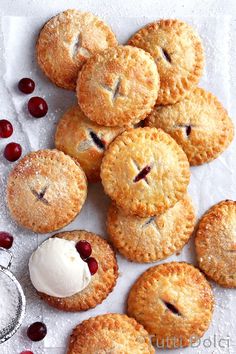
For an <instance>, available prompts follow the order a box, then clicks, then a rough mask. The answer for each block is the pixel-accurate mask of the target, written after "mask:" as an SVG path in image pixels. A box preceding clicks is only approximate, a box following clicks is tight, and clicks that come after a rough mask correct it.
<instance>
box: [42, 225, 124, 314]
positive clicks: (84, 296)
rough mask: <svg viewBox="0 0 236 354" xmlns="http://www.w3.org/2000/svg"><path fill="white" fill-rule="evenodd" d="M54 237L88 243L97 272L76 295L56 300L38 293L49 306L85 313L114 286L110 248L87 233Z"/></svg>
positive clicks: (115, 270)
mask: <svg viewBox="0 0 236 354" xmlns="http://www.w3.org/2000/svg"><path fill="white" fill-rule="evenodd" d="M55 237H57V238H63V239H65V240H69V241H75V242H76V243H77V242H78V241H80V240H85V241H87V242H89V243H90V245H91V247H92V250H93V253H92V255H93V257H94V258H95V259H96V260H97V262H98V271H97V273H96V274H94V275H93V276H92V277H91V281H90V283H89V285H88V286H87V287H86V288H85V289H84V290H82V291H80V292H79V293H77V294H74V295H72V296H69V297H64V298H58V297H54V296H50V295H47V294H43V293H39V295H40V297H41V298H42V299H43V300H44V301H46V302H47V303H48V304H49V305H50V306H53V307H55V308H57V309H58V310H62V311H71V312H75V311H85V310H88V309H90V308H93V307H95V306H97V305H98V304H100V303H101V302H102V301H103V300H105V299H106V298H107V296H108V295H109V294H110V292H111V291H112V290H113V288H114V286H115V285H116V279H117V277H118V264H117V261H116V256H115V253H114V251H113V250H112V248H111V246H110V245H109V244H108V243H107V242H106V241H105V240H104V239H103V238H101V237H100V236H98V235H96V234H94V233H91V232H87V231H81V230H79V231H68V232H61V233H59V234H56V235H55Z"/></svg>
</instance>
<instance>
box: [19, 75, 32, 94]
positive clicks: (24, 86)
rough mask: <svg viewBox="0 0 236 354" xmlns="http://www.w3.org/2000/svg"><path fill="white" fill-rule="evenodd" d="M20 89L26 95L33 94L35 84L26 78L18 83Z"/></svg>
mask: <svg viewBox="0 0 236 354" xmlns="http://www.w3.org/2000/svg"><path fill="white" fill-rule="evenodd" d="M18 89H19V90H20V91H21V92H23V93H26V94H29V93H32V92H33V91H34V89H35V83H34V81H33V80H32V79H29V78H28V77H24V78H23V79H21V80H20V81H19V82H18Z"/></svg>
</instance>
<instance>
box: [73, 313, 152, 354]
mask: <svg viewBox="0 0 236 354" xmlns="http://www.w3.org/2000/svg"><path fill="white" fill-rule="evenodd" d="M93 353H96V354H105V353H107V354H108V353H111V354H113V353H114V354H154V353H155V350H154V348H153V346H152V345H151V341H150V339H149V336H148V333H147V332H146V331H145V329H144V328H143V326H141V325H140V324H139V323H137V322H136V321H135V320H134V319H133V318H129V317H128V316H126V315H122V314H118V313H108V314H106V315H101V316H97V317H91V318H89V319H88V320H86V321H83V322H82V323H80V324H79V325H78V326H77V327H75V328H74V330H73V332H72V335H71V337H70V341H69V348H68V351H67V354H93Z"/></svg>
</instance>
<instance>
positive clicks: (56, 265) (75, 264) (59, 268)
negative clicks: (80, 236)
mask: <svg viewBox="0 0 236 354" xmlns="http://www.w3.org/2000/svg"><path fill="white" fill-rule="evenodd" d="M29 272H30V279H31V281H32V284H33V285H34V287H35V288H36V289H37V290H38V291H39V292H42V293H44V294H47V295H50V296H55V297H61V298H63V297H68V296H72V295H74V294H76V293H78V292H80V291H82V290H83V289H84V288H86V286H88V284H89V282H90V281H91V274H90V271H89V268H88V265H87V263H86V262H84V261H83V260H82V258H81V257H80V255H79V253H78V252H77V250H76V248H75V242H74V241H68V240H65V239H61V238H56V237H54V238H49V239H48V240H46V241H45V242H43V243H42V244H41V246H39V247H38V248H37V249H36V251H35V252H34V253H33V254H32V255H31V257H30V260H29Z"/></svg>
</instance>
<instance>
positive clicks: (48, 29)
mask: <svg viewBox="0 0 236 354" xmlns="http://www.w3.org/2000/svg"><path fill="white" fill-rule="evenodd" d="M116 45H117V40H116V38H115V35H114V33H113V32H112V30H111V29H110V27H109V26H108V25H106V24H105V23H104V22H103V21H102V20H101V19H99V18H98V17H96V16H94V15H93V14H91V13H88V12H80V11H77V10H67V11H64V12H61V13H60V14H58V15H57V16H55V17H53V18H52V19H50V20H49V21H48V22H47V23H46V24H45V25H44V27H43V28H42V29H41V31H40V34H39V37H38V41H37V45H36V55H37V60H38V63H39V66H40V67H41V69H42V70H43V71H44V73H45V74H46V75H47V76H48V78H49V79H50V80H51V81H52V82H54V83H55V84H56V85H58V86H60V87H62V88H65V89H68V90H75V88H76V80H77V77H78V72H79V70H80V69H81V67H82V66H83V64H84V63H85V62H86V60H87V59H88V58H90V57H91V56H93V55H94V54H95V53H98V52H100V51H102V50H104V49H106V48H108V47H109V46H116Z"/></svg>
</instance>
